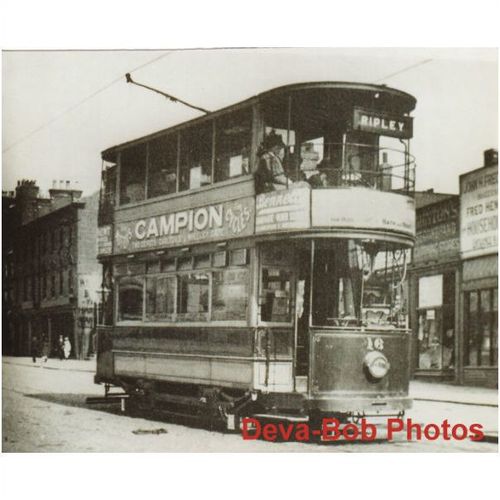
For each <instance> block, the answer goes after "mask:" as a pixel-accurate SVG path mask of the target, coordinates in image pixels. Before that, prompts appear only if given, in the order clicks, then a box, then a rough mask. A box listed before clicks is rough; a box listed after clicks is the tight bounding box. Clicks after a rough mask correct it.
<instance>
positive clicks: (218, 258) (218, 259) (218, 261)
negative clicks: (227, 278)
mask: <svg viewBox="0 0 500 500" xmlns="http://www.w3.org/2000/svg"><path fill="white" fill-rule="evenodd" d="M213 266H214V267H225V266H227V252H226V251H225V250H223V251H222V252H215V253H214V255H213Z"/></svg>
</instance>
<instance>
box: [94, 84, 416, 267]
mask: <svg viewBox="0 0 500 500" xmlns="http://www.w3.org/2000/svg"><path fill="white" fill-rule="evenodd" d="M415 104H416V100H415V98H414V97H412V96H411V95H409V94H407V93H405V92H402V91H399V90H396V89H392V88H389V87H386V86H377V85H366V84H357V83H342V82H324V83H306V84H296V85H288V86H285V87H280V88H277V89H274V90H271V91H268V92H265V93H262V94H259V95H257V96H255V97H253V98H250V99H248V100H246V101H243V102H241V103H238V104H235V105H233V106H229V107H227V108H224V109H222V110H220V111H216V112H213V113H209V114H207V115H205V116H202V117H200V118H197V119H194V120H191V121H189V122H186V123H183V124H180V125H177V126H174V127H171V128H169V129H166V130H163V131H160V132H157V133H155V134H151V135H149V136H146V137H143V138H140V139H137V140H134V141H130V142H127V143H124V144H121V145H118V146H115V147H112V148H110V149H107V150H106V151H104V152H103V153H102V159H103V175H102V181H103V185H102V190H101V203H100V211H99V226H100V229H99V231H100V234H99V250H98V253H99V257H100V258H101V259H106V258H107V257H109V256H111V255H125V254H130V253H134V252H143V251H150V250H158V249H160V248H161V249H164V248H170V247H182V246H189V245H192V244H198V243H206V242H217V241H224V240H228V239H232V238H241V237H249V236H262V237H263V238H269V237H272V235H281V236H282V234H283V233H287V234H290V235H295V236H300V235H304V236H307V237H316V236H321V235H325V234H327V233H328V234H329V235H330V236H331V235H332V234H335V235H337V236H338V237H352V236H353V235H355V237H357V238H374V239H377V238H378V239H383V240H385V241H394V242H397V243H401V244H404V245H406V246H411V244H412V241H413V238H414V233H415V227H414V224H415V223H414V202H413V199H412V193H413V190H414V174H415V163H414V159H413V157H412V155H411V154H410V138H411V137H412V134H413V131H412V118H411V116H410V113H411V111H412V110H413V109H414V107H415ZM271 136H274V137H279V140H280V142H281V144H282V152H281V153H280V154H279V155H280V158H279V161H280V164H281V167H280V168H279V169H278V171H273V167H271V175H272V177H273V179H272V180H271V181H269V180H268V182H267V185H266V184H265V183H264V184H263V183H260V182H256V179H258V171H259V165H260V164H261V163H262V158H263V156H265V155H266V154H269V149H266V140H267V139H268V138H269V137H271ZM360 201H362V203H360ZM281 236H279V237H281Z"/></svg>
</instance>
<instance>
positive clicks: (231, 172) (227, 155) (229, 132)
mask: <svg viewBox="0 0 500 500" xmlns="http://www.w3.org/2000/svg"><path fill="white" fill-rule="evenodd" d="M251 140H252V110H251V109H246V110H244V111H239V112H236V113H232V114H230V115H227V116H224V117H222V118H220V119H219V120H217V122H216V142H215V182H219V181H223V180H226V179H230V178H231V177H237V176H239V175H244V174H248V173H250V165H249V161H250V147H251Z"/></svg>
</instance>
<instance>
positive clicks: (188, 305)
mask: <svg viewBox="0 0 500 500" xmlns="http://www.w3.org/2000/svg"><path fill="white" fill-rule="evenodd" d="M209 282H210V279H209V275H208V274H207V273H193V274H184V275H181V276H178V291H177V313H178V314H177V318H178V319H180V320H183V321H206V320H207V319H208V300H209V288H210V283H209Z"/></svg>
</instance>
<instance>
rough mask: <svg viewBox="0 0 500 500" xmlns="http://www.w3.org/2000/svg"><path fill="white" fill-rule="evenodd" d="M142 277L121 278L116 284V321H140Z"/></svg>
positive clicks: (142, 291)
mask: <svg viewBox="0 0 500 500" xmlns="http://www.w3.org/2000/svg"><path fill="white" fill-rule="evenodd" d="M143 285H144V280H143V278H142V277H135V276H134V277H126V278H121V279H120V281H119V283H118V320H119V321H127V320H141V319H142V304H143V295H144V289H143Z"/></svg>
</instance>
